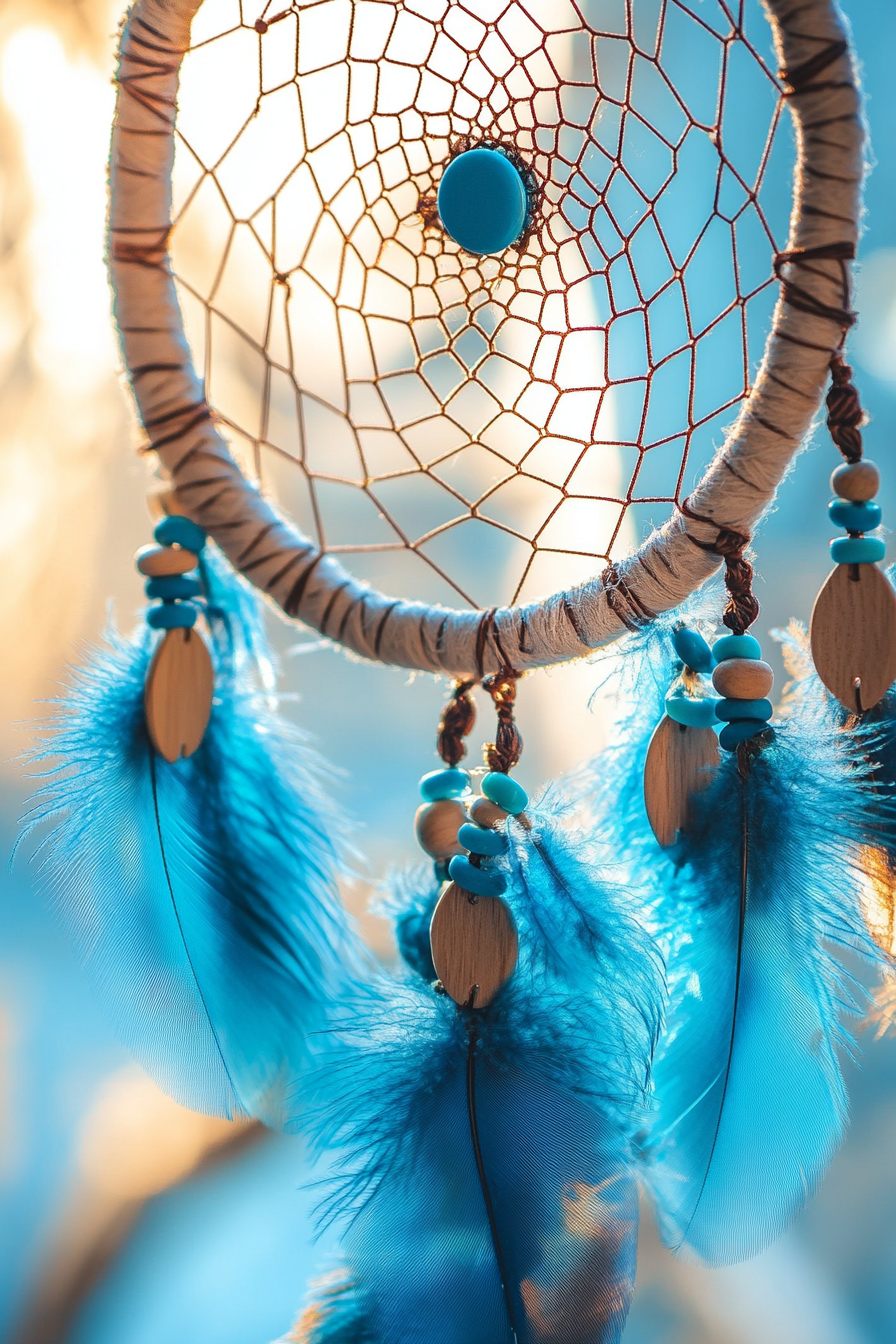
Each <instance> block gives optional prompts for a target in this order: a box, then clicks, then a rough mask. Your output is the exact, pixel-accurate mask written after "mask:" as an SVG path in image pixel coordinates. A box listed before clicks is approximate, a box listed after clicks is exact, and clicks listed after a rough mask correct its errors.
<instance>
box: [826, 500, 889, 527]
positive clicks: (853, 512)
mask: <svg viewBox="0 0 896 1344" xmlns="http://www.w3.org/2000/svg"><path fill="white" fill-rule="evenodd" d="M828 517H829V518H830V520H831V522H832V523H833V524H834V525H835V526H836V527H845V528H846V530H847V532H873V531H874V529H875V528H876V527H880V520H881V518H882V517H883V512H882V510H881V507H880V505H879V504H872V503H871V502H870V500H869V501H867V502H865V503H862V504H852V503H851V502H850V501H849V500H847V499H832V500H831V502H830V504H829V505H828Z"/></svg>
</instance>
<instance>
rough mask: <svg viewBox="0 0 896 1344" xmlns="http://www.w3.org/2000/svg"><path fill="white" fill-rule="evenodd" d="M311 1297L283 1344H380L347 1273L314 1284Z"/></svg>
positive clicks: (342, 1271)
mask: <svg viewBox="0 0 896 1344" xmlns="http://www.w3.org/2000/svg"><path fill="white" fill-rule="evenodd" d="M310 1298H311V1300H310V1302H309V1305H308V1306H307V1307H306V1308H305V1310H304V1311H303V1312H302V1315H301V1316H300V1317H299V1319H298V1321H297V1322H296V1324H295V1325H294V1326H293V1328H292V1330H290V1332H289V1334H288V1335H285V1336H284V1337H283V1339H282V1340H281V1341H280V1344H377V1341H376V1339H375V1337H374V1336H373V1335H372V1334H371V1332H370V1329H369V1327H368V1323H367V1321H366V1320H365V1317H364V1314H363V1308H362V1306H361V1303H360V1301H359V1298H358V1293H357V1290H356V1288H355V1285H354V1284H353V1283H352V1281H351V1279H350V1278H349V1276H348V1275H347V1273H346V1272H345V1270H334V1271H332V1272H331V1273H329V1274H324V1275H321V1277H320V1278H318V1279H316V1280H315V1281H314V1282H312V1284H311V1285H310Z"/></svg>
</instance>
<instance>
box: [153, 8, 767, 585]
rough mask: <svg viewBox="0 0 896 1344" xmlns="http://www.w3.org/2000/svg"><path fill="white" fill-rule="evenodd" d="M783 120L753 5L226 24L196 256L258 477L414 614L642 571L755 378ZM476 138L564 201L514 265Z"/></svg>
mask: <svg viewBox="0 0 896 1344" xmlns="http://www.w3.org/2000/svg"><path fill="white" fill-rule="evenodd" d="M781 108H782V101H781V97H780V87H779V84H778V81H777V78H776V75H775V72H774V64H773V55H772V51H771V38H770V30H769V28H768V25H767V22H766V20H765V19H764V17H763V15H762V13H761V11H760V8H759V5H758V3H752V2H751V3H746V2H745V0H742V3H735V4H726V3H723V0H688V3H685V0H590V2H586V0H579V2H578V3H577V4H576V3H571V2H570V0H519V3H516V2H514V3H507V0H406V2H399V3H385V2H376V3H373V2H368V0H322V2H321V3H318V4H305V5H300V6H291V7H289V8H286V9H284V8H283V6H282V3H279V4H278V0H274V3H273V4H267V5H264V4H262V3H260V2H259V3H256V4H252V3H249V2H248V0H245V2H244V3H240V2H239V0H205V4H204V5H203V6H202V8H201V9H200V11H199V14H198V17H197V19H196V21H195V23H194V28H193V46H192V49H191V51H190V52H189V53H188V54H187V57H186V59H185V62H184V69H183V78H182V85H181V95H180V116H179V123H178V140H177V152H176V164H175V182H174V186H175V221H176V223H175V230H174V236H173V255H174V266H175V271H176V274H177V277H178V283H179V290H180V295H181V300H182V303H183V307H184V317H185V323H186V328H187V333H188V338H189V340H190V343H191V346H192V348H193V352H194V357H195V359H196V362H197V367H198V368H199V369H200V371H204V377H205V380H206V391H207V395H208V398H209V401H210V404H211V405H212V407H213V408H214V410H215V411H216V413H217V415H218V417H219V419H220V422H221V425H222V428H223V431H224V433H225V435H226V436H227V438H228V440H229V441H230V443H231V445H232V447H233V451H234V453H235V455H236V456H237V458H238V460H240V462H241V465H242V466H243V468H244V470H245V471H246V473H247V474H248V475H249V476H251V477H253V478H256V479H258V480H259V481H260V482H261V484H262V486H263V488H264V489H266V490H267V491H269V492H270V494H271V495H272V496H273V497H274V498H275V499H277V500H278V501H279V503H280V505H281V506H282V507H283V508H284V510H286V511H287V512H288V513H289V514H291V515H292V516H293V517H294V519H295V520H296V521H297V523H298V524H299V526H300V527H301V528H302V529H303V530H304V531H305V532H306V533H307V534H308V535H310V536H311V537H312V538H313V539H314V540H315V541H316V542H317V543H318V544H319V545H320V546H321V547H324V548H326V549H328V550H330V551H331V552H337V553H340V555H341V559H342V560H343V562H344V563H345V564H347V565H348V567H349V569H351V570H352V572H353V573H355V574H357V575H358V576H360V577H362V578H368V579H370V580H371V581H374V582H376V583H377V584H378V585H379V586H381V587H383V588H385V589H387V590H389V591H391V592H393V593H396V594H397V595H402V596H412V597H419V598H424V599H427V600H448V601H451V602H453V603H455V604H456V602H457V601H458V598H460V599H461V600H462V601H464V602H468V603H472V604H473V605H476V606H486V605H491V604H497V603H503V602H508V601H514V600H518V599H520V598H523V599H526V598H530V597H535V596H538V595H542V594H544V593H545V592H547V591H551V590H553V589H555V588H556V587H558V586H560V585H563V584H567V583H574V582H578V581H580V580H581V579H583V578H585V577H587V576H589V575H591V574H593V573H594V572H596V571H597V570H599V569H601V568H602V567H603V562H605V561H606V560H607V559H608V558H610V557H613V558H616V557H618V556H620V555H624V554H625V553H627V552H628V551H630V550H631V549H633V547H634V546H635V545H637V544H638V542H639V541H640V540H641V538H642V535H643V534H644V533H645V531H646V530H647V527H648V524H649V523H651V522H654V521H655V522H656V523H661V522H662V521H663V520H664V519H665V518H666V517H667V516H668V514H669V512H670V511H671V508H672V507H674V505H675V503H676V502H680V501H681V499H682V498H683V497H684V495H686V494H687V493H688V490H689V489H690V488H691V486H692V485H693V483H694V481H695V479H696V477H697V475H698V474H699V470H700V469H701V468H702V467H703V466H704V465H705V463H706V462H707V460H708V459H709V457H710V456H711V454H712V452H713V450H714V449H715V448H716V447H717V446H718V445H719V444H720V443H721V441H722V439H723V436H724V429H725V427H726V426H728V425H730V424H731V422H732V421H733V419H734V418H735V415H736V412H737V407H738V405H739V402H740V401H741V399H742V398H743V397H744V395H745V394H746V392H747V390H748V388H749V386H750V382H751V378H752V377H753V376H754V374H755V370H756V367H757V364H758V360H759V358H760V356H761V351H762V346H763V344H764V339H765V335H766V333H767V330H768V326H769V318H770V312H771V308H772V305H773V301H774V297H775V293H774V286H773V284H772V280H771V275H772V255H773V253H774V251H775V248H776V239H778V240H780V239H783V237H784V236H785V233H786V221H787V215H788V211H789V205H790V174H791V170H792V157H793V151H792V144H791V139H792V137H791V135H790V133H789V131H788V132H787V133H783V132H782V130H781V129H780V127H781V126H782V125H786V121H785V122H784V123H782V121H781ZM481 141H486V142H498V143H500V144H502V145H504V146H505V147H507V148H508V149H509V150H512V151H513V152H514V153H516V154H517V155H518V156H519V157H520V158H521V159H522V160H523V161H524V163H525V165H526V166H527V167H528V169H529V170H530V171H531V173H532V174H534V179H535V182H536V186H537V202H536V205H535V209H534V212H533V217H532V221H531V227H530V228H529V230H528V232H527V234H526V236H525V237H524V239H523V241H522V242H521V244H520V246H519V248H518V249H513V248H511V249H509V250H508V251H507V252H506V253H505V254H503V255H502V256H501V257H494V258H477V257H474V256H470V255H468V254H466V253H464V252H463V251H461V249H460V248H459V247H458V246H457V245H456V244H455V243H454V242H453V241H452V240H451V239H450V238H449V237H447V236H446V235H445V234H444V233H443V232H442V230H441V228H440V226H439V220H438V214H437V211H436V207H435V191H436V188H437V185H438V181H439V177H440V175H441V173H442V171H443V169H444V166H445V164H446V163H447V162H448V161H449V159H450V157H451V155H452V154H454V153H456V152H458V151H459V150H461V149H463V148H465V147H468V146H469V145H471V144H476V143H479V142H481Z"/></svg>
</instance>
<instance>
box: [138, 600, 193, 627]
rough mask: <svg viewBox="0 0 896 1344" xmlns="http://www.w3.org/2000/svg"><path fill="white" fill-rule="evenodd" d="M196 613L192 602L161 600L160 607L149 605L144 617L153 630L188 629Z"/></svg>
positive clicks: (191, 625)
mask: <svg viewBox="0 0 896 1344" xmlns="http://www.w3.org/2000/svg"><path fill="white" fill-rule="evenodd" d="M198 615H199V611H198V609H197V608H196V607H194V606H193V603H192V602H163V603H162V605H161V606H160V607H150V609H149V611H148V612H147V613H146V619H147V621H148V622H149V624H150V625H151V626H152V628H153V630H190V629H191V628H192V627H193V626H194V625H195V624H196V617H197V616H198Z"/></svg>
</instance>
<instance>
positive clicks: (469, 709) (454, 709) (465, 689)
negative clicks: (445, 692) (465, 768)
mask: <svg viewBox="0 0 896 1344" xmlns="http://www.w3.org/2000/svg"><path fill="white" fill-rule="evenodd" d="M475 685H476V683H475V681H456V682H455V683H454V685H453V686H452V688H451V698H450V700H449V701H448V702H447V704H446V705H445V708H444V709H443V710H442V717H441V719H440V720H439V736H438V740H437V744H436V745H437V747H438V752H439V755H440V756H441V758H442V760H443V761H444V762H445V764H446V765H449V766H452V767H454V766H456V765H458V764H459V763H460V762H461V761H462V760H463V758H464V757H465V756H466V754H467V744H466V743H465V742H464V738H465V737H469V735H470V733H471V732H472V730H473V724H474V723H475V722H476V706H475V704H474V703H473V697H472V696H471V695H470V691H471V690H472V689H473V687H474V686H475Z"/></svg>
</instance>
